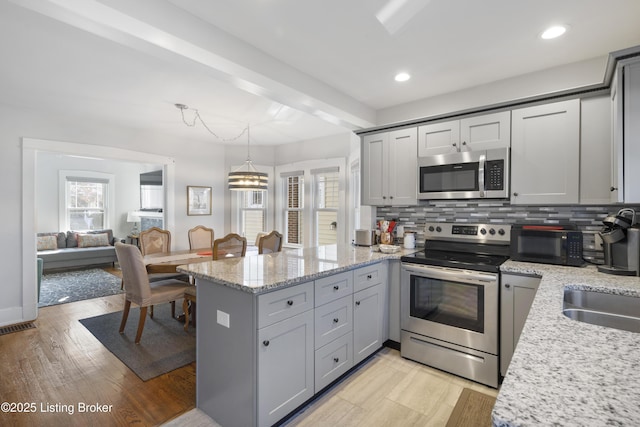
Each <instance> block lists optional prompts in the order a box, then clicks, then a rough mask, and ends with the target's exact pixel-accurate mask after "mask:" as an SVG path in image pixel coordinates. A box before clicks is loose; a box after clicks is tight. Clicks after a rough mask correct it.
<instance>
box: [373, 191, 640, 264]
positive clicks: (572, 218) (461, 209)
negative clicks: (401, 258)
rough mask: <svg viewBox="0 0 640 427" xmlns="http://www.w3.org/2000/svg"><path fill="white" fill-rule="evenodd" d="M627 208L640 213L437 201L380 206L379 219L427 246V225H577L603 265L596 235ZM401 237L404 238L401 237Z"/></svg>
mask: <svg viewBox="0 0 640 427" xmlns="http://www.w3.org/2000/svg"><path fill="white" fill-rule="evenodd" d="M623 207H625V208H631V209H634V210H635V211H636V212H639V213H640V206H622V205H594V206H583V205H568V206H520V205H517V206H516V205H511V204H509V202H500V201H460V200H455V201H434V202H420V204H419V205H418V206H405V207H396V206H380V207H378V208H377V215H376V219H377V220H396V221H398V224H399V225H403V226H404V229H405V231H415V232H416V233H417V237H416V242H418V243H419V244H420V242H422V243H424V224H425V223H427V222H438V221H442V222H466V223H488V224H513V223H516V222H530V223H548V224H553V223H558V222H571V223H574V224H576V226H577V227H578V229H579V230H580V231H582V232H583V234H584V248H583V250H584V257H585V259H587V260H592V261H594V262H601V261H602V260H603V252H602V248H601V247H596V239H595V234H596V233H597V232H598V231H600V230H601V229H602V227H603V225H602V220H603V219H604V218H605V217H606V216H607V215H608V214H610V213H616V212H618V211H619V210H620V209H622V208H623ZM398 237H401V236H398Z"/></svg>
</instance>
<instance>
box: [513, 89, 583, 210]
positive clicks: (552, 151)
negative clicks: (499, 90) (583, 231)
mask: <svg viewBox="0 0 640 427" xmlns="http://www.w3.org/2000/svg"><path fill="white" fill-rule="evenodd" d="M511 117H512V123H511V125H512V135H511V189H512V194H511V203H512V204H531V205H536V204H577V203H578V201H579V179H580V100H579V99H572V100H569V101H562V102H555V103H552V104H544V105H536V106H533V107H526V108H521V109H517V110H513V111H512V116H511Z"/></svg>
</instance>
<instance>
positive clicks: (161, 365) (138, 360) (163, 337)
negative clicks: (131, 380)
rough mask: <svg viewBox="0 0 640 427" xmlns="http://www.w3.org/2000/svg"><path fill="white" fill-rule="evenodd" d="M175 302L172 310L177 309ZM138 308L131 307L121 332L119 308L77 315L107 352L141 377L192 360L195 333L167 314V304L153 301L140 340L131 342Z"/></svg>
mask: <svg viewBox="0 0 640 427" xmlns="http://www.w3.org/2000/svg"><path fill="white" fill-rule="evenodd" d="M180 305H181V302H180V301H178V302H177V304H176V314H178V313H180V312H181V311H182V310H180V309H179V308H178V307H179V306H180ZM139 318H140V309H139V308H138V307H135V308H131V310H130V311H129V318H128V320H127V325H126V327H125V329H124V334H122V335H121V334H119V333H118V328H119V327H120V321H121V320H122V312H121V311H117V312H115V313H109V314H103V315H101V316H96V317H90V318H88V319H81V320H80V323H82V324H83V325H84V327H85V328H87V329H88V330H89V331H90V332H91V333H92V334H93V335H94V336H95V337H96V338H97V339H98V341H100V342H101V343H102V344H103V345H104V346H105V347H106V348H107V349H108V350H109V351H110V352H111V353H113V354H114V355H115V356H116V357H117V358H118V359H120V361H122V363H124V364H125V365H127V366H128V367H129V369H131V370H132V371H133V372H135V374H136V375H137V376H139V377H140V379H141V380H143V381H147V380H149V379H151V378H154V377H157V376H158V375H162V374H164V373H167V372H170V371H173V370H174V369H178V368H180V367H182V366H184V365H187V364H189V363H192V362H195V360H196V333H195V329H194V328H193V327H191V326H190V327H189V329H188V331H187V332H185V331H184V329H183V327H184V323H182V322H178V321H177V320H175V319H173V318H172V317H171V306H170V305H169V304H161V305H156V306H155V307H154V315H153V319H152V318H150V317H149V315H147V320H146V322H145V324H144V329H143V330H142V338H141V339H140V344H135V343H134V340H135V338H136V330H137V329H138V319H139Z"/></svg>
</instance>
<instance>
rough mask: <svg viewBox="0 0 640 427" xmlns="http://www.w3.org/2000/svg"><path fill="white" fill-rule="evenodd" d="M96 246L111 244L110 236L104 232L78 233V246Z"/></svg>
mask: <svg viewBox="0 0 640 427" xmlns="http://www.w3.org/2000/svg"><path fill="white" fill-rule="evenodd" d="M95 246H109V236H108V235H107V233H102V234H80V233H78V247H79V248H92V247H95Z"/></svg>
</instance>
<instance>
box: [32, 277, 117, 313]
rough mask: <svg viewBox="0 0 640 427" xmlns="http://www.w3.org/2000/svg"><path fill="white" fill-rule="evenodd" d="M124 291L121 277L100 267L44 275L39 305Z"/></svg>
mask: <svg viewBox="0 0 640 427" xmlns="http://www.w3.org/2000/svg"><path fill="white" fill-rule="evenodd" d="M120 293H122V290H121V289H120V278H119V277H117V276H114V275H113V274H111V273H107V272H106V271H104V270H102V269H100V268H90V269H87V270H72V271H64V272H60V273H48V274H43V275H42V283H41V285H40V302H39V303H38V307H47V306H50V305H56V304H64V303H67V302H73V301H82V300H86V299H92V298H99V297H105V296H109V295H115V294H120Z"/></svg>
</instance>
